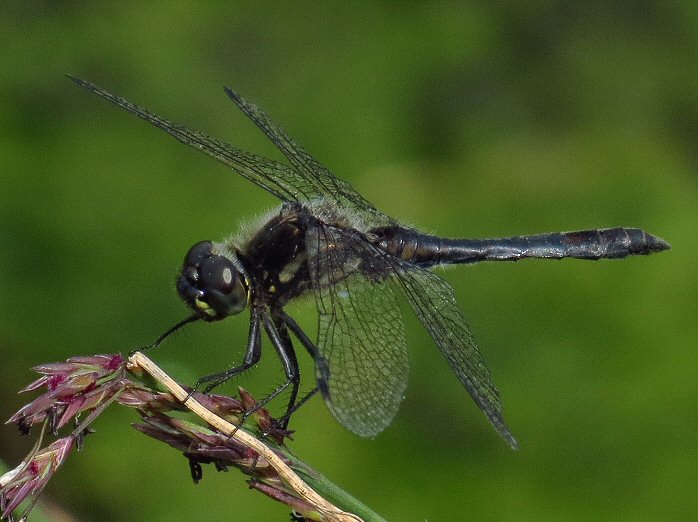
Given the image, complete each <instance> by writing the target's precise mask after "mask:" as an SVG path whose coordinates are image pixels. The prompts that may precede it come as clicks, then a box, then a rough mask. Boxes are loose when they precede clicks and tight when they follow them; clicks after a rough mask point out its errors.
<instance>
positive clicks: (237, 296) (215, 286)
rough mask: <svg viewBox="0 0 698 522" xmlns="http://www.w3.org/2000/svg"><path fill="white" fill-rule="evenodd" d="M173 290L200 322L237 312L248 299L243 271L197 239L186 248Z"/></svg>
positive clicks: (218, 251) (213, 248) (216, 250)
mask: <svg viewBox="0 0 698 522" xmlns="http://www.w3.org/2000/svg"><path fill="white" fill-rule="evenodd" d="M177 292H178V293H179V296H180V297H181V298H182V300H183V301H184V302H185V303H186V304H187V305H188V306H189V307H190V308H191V309H193V310H194V311H195V312H196V313H197V315H198V316H199V317H200V318H201V319H203V320H204V321H217V320H220V319H225V318H226V317H228V316H230V315H235V314H239V313H240V312H242V311H243V310H244V309H245V306H246V305H247V300H248V285H247V283H246V282H245V277H244V275H243V273H242V272H241V271H240V270H239V269H238V267H237V266H236V265H235V263H234V262H233V261H232V260H231V259H230V258H228V257H227V256H226V255H225V253H224V252H222V251H221V250H220V249H219V248H217V247H216V245H215V244H214V243H213V242H211V241H200V242H199V243H197V244H195V245H194V246H193V247H191V248H190V249H189V252H187V255H186V256H185V257H184V264H183V265H182V273H181V274H180V276H179V279H178V280H177Z"/></svg>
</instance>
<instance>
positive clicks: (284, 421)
mask: <svg viewBox="0 0 698 522" xmlns="http://www.w3.org/2000/svg"><path fill="white" fill-rule="evenodd" d="M318 389H319V388H318V387H317V386H315V388H313V389H312V390H310V391H309V392H308V393H306V394H305V396H304V397H303V398H302V399H301V400H299V401H298V402H296V403H295V404H294V405H293V407H292V408H289V410H288V411H287V412H286V413H284V414H283V416H282V417H281V418H280V419H277V420H276V422H275V423H274V424H272V425H271V427H270V428H269V429H268V430H266V431H265V432H264V433H263V434H262V436H263V437H266V436H268V435H269V434H270V433H271V432H272V431H274V430H275V429H277V428H281V429H286V428H287V427H288V421H289V420H291V415H293V414H294V413H296V411H298V410H299V409H300V407H301V406H303V405H304V404H305V403H306V402H308V401H309V400H310V399H311V398H312V397H313V395H315V394H316V393H317V392H318Z"/></svg>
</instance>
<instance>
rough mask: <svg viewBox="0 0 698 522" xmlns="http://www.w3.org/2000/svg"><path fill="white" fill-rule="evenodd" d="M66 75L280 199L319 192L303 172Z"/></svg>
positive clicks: (302, 198)
mask: <svg viewBox="0 0 698 522" xmlns="http://www.w3.org/2000/svg"><path fill="white" fill-rule="evenodd" d="M68 77H69V78H70V79H71V80H73V81H74V82H75V83H77V84H78V85H80V86H82V87H85V88H86V89H88V90H90V91H92V92H94V93H95V94H97V95H99V96H101V97H102V98H104V99H106V100H108V101H110V102H111V103H113V104H114V105H116V106H118V107H121V108H122V109H124V110H126V111H128V112H130V113H131V114H134V115H136V116H138V117H139V118H141V119H142V120H145V121H147V122H148V123H150V124H151V125H154V126H155V127H157V128H159V129H161V130H163V131H165V132H167V133H168V134H170V135H171V136H173V137H174V138H176V139H177V140H179V141H180V142H182V143H185V144H187V145H190V146H191V147H194V148H195V149H197V150H199V151H201V152H203V153H205V154H208V155H209V156H211V157H213V158H215V159H216V160H218V161H219V162H221V163H222V164H224V165H225V166H227V167H229V168H230V169H231V170H233V171H234V172H235V173H237V174H239V175H240V176H242V177H243V178H245V179H247V180H249V181H251V182H252V183H254V184H255V185H257V186H258V187H261V188H263V189H264V190H266V191H267V192H269V193H271V194H273V195H274V196H276V197H277V198H279V199H280V200H282V201H300V202H303V201H310V200H312V199H316V198H318V197H320V196H321V195H322V194H320V193H318V192H317V190H316V188H315V187H314V186H313V183H311V182H309V181H308V175H307V174H306V173H301V172H297V171H296V170H295V169H294V168H293V167H291V166H289V165H284V164H283V163H279V162H276V161H274V160H270V159H267V158H263V157H261V156H257V155H256V154H251V153H249V152H245V151H243V150H240V149H238V148H236V147H233V146H232V145H228V144H227V143H223V142H221V141H219V140H217V139H215V138H211V137H209V136H206V135H205V134H203V133H201V132H198V131H194V130H191V129H188V128H186V127H184V126H183V125H180V124H178V123H173V122H171V121H168V120H166V119H164V118H161V117H160V116H157V115H156V114H153V113H152V112H149V111H148V110H146V109H144V108H142V107H139V106H137V105H134V104H133V103H131V102H130V101H128V100H126V99H124V98H121V97H120V96H116V95H114V94H111V93H110V92H108V91H106V90H104V89H102V88H101V87H98V86H97V85H94V84H92V83H90V82H88V81H85V80H81V79H79V78H75V77H73V76H68Z"/></svg>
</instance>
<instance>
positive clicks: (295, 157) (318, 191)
mask: <svg viewBox="0 0 698 522" xmlns="http://www.w3.org/2000/svg"><path fill="white" fill-rule="evenodd" d="M225 92H226V93H227V94H228V96H230V98H231V99H232V100H233V101H234V102H235V104H236V105H237V106H238V107H239V108H240V110H241V111H242V112H243V113H245V115H246V116H247V117H248V118H250V119H251V120H252V121H253V122H254V123H255V125H257V127H259V129H260V130H261V131H262V132H263V133H264V134H265V135H266V136H267V138H269V140H271V141H272V142H273V143H274V145H276V147H277V148H278V149H279V150H280V151H281V153H282V154H283V155H284V156H286V158H287V159H288V161H289V162H290V163H291V165H292V166H293V168H294V169H295V171H296V172H297V173H298V175H299V176H300V177H301V178H302V179H303V183H302V185H299V186H298V189H299V191H300V192H301V194H302V195H303V199H304V200H306V201H310V200H313V199H317V198H323V199H326V200H328V201H333V202H334V203H336V204H337V205H338V206H339V207H342V208H349V209H352V210H354V211H355V212H358V213H359V214H360V215H361V216H362V217H364V218H366V219H369V220H371V222H384V223H387V222H390V221H391V220H390V218H388V217H387V216H386V215H385V214H383V213H381V212H380V211H378V210H376V208H375V207H374V206H373V205H372V204H371V203H370V202H368V201H367V200H366V199H365V198H364V197H363V196H362V195H361V194H359V193H358V192H357V191H356V190H355V189H354V188H353V187H352V186H351V185H350V184H349V183H347V182H346V181H344V180H341V179H339V178H337V177H336V176H335V175H334V174H332V173H331V172H330V171H329V170H328V169H327V168H325V167H324V166H323V165H322V164H320V163H319V162H318V161H317V160H315V158H313V157H312V156H311V155H310V154H309V153H308V152H307V151H306V150H305V149H304V148H303V147H301V146H300V145H299V144H298V143H296V142H295V141H294V140H293V139H292V138H291V137H290V136H289V135H288V134H287V133H286V131H285V130H284V129H282V128H281V127H279V126H278V125H277V124H276V123H274V122H273V121H272V120H271V119H270V118H269V116H268V115H267V114H266V113H265V112H264V111H263V110H262V109H260V108H259V107H257V106H256V105H254V104H253V103H250V102H248V101H247V100H245V99H244V98H243V97H242V96H240V95H239V94H238V93H236V92H235V91H233V90H232V89H230V88H229V87H225Z"/></svg>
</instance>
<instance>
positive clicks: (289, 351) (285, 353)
mask: <svg viewBox="0 0 698 522" xmlns="http://www.w3.org/2000/svg"><path fill="white" fill-rule="evenodd" d="M263 321H264V329H265V331H266V332H267V335H268V336H269V339H271V342H272V344H273V345H274V348H276V352H277V353H278V354H279V358H280V359H281V364H282V365H283V367H284V372H285V374H286V382H284V383H283V384H282V385H281V386H278V387H277V388H276V389H275V390H274V391H273V392H271V393H270V394H269V395H267V396H266V397H265V398H264V399H262V400H261V401H259V402H257V404H256V405H255V406H254V408H252V409H251V410H248V411H247V412H245V418H247V417H248V416H250V415H251V414H252V413H254V412H255V411H257V410H258V409H260V408H262V407H263V406H264V405H266V404H267V403H269V402H270V401H271V400H273V399H274V398H275V397H277V396H278V395H279V394H280V393H282V392H283V391H284V390H286V388H288V387H289V386H290V387H291V396H290V397H289V400H288V406H287V407H286V412H285V414H284V418H285V419H286V420H285V421H284V422H285V423H284V425H283V427H284V428H285V427H286V425H287V424H288V418H289V417H290V414H289V412H292V411H294V405H295V404H296V399H297V398H298V388H299V387H300V376H301V373H300V369H299V368H298V360H297V359H296V352H295V351H294V350H293V344H292V343H291V338H290V337H289V336H288V330H287V329H286V325H285V324H284V323H283V321H281V320H279V319H277V318H271V317H270V316H269V314H265V315H264V317H263Z"/></svg>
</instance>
